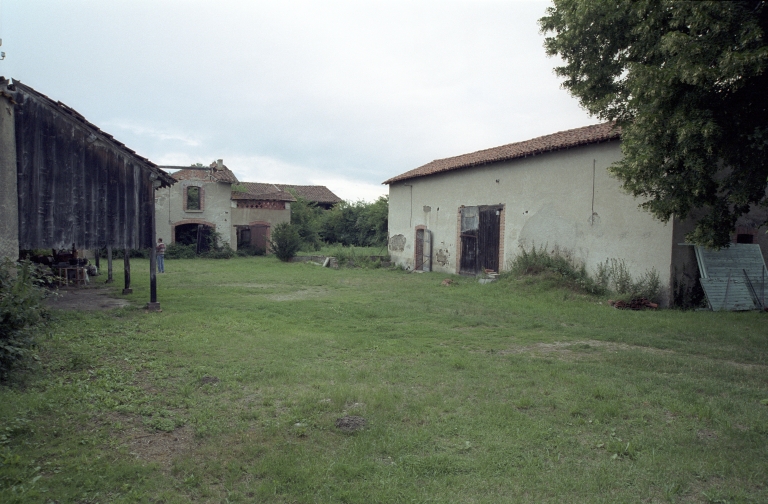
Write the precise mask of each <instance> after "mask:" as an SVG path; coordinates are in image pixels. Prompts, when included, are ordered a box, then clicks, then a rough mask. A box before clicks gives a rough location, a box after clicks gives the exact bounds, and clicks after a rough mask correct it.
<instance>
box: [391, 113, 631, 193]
mask: <svg viewBox="0 0 768 504" xmlns="http://www.w3.org/2000/svg"><path fill="white" fill-rule="evenodd" d="M620 134H621V130H620V129H619V128H618V127H617V126H614V124H613V123H602V124H596V125H594V126H585V127H583V128H576V129H572V130H567V131H560V132H559V133H553V134H551V135H545V136H541V137H538V138H533V139H531V140H526V141H524V142H516V143H511V144H507V145H502V146H500V147H494V148H492V149H485V150H481V151H477V152H472V153H469V154H462V155H461V156H455V157H450V158H445V159H437V160H435V161H432V162H431V163H427V164H425V165H424V166H420V167H418V168H415V169H413V170H410V171H407V172H405V173H402V174H400V175H397V176H396V177H392V178H391V179H389V180H387V181H385V182H383V183H384V184H392V183H393V182H399V181H401V180H408V179H412V178H416V177H425V176H427V175H434V174H436V173H443V172H447V171H451V170H458V169H460V168H469V167H472V166H479V165H484V164H488V163H497V162H499V161H509V160H511V159H517V158H522V157H528V156H535V155H537V154H543V153H545V152H551V151H557V150H563V149H569V148H571V147H577V146H579V145H587V144H594V143H599V142H606V141H609V140H617V139H619V137H620Z"/></svg>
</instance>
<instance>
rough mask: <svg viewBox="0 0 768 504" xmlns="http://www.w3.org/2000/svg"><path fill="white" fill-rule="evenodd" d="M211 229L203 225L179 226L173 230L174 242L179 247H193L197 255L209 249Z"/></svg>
mask: <svg viewBox="0 0 768 504" xmlns="http://www.w3.org/2000/svg"><path fill="white" fill-rule="evenodd" d="M212 233H213V228H212V227H210V226H206V225H205V224H180V225H178V226H176V228H175V230H174V237H173V238H174V242H176V243H178V244H179V245H195V250H196V252H197V253H198V254H200V253H202V252H207V251H208V250H209V249H210V248H211V239H212V238H213V236H212Z"/></svg>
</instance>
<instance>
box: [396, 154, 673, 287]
mask: <svg viewBox="0 0 768 504" xmlns="http://www.w3.org/2000/svg"><path fill="white" fill-rule="evenodd" d="M620 157H621V150H620V143H619V141H618V140H613V141H608V142H604V143H597V144H591V145H584V146H579V147H574V148H570V149H564V150H559V151H554V152H549V153H544V154H539V155H535V156H529V157H524V158H519V159H514V160H511V161H503V162H497V163H489V164H486V165H482V166H475V167H470V168H462V169H457V170H453V171H448V172H444V173H437V174H433V175H429V176H423V177H417V178H411V179H407V180H403V181H399V182H394V183H392V184H390V188H389V235H390V245H389V253H390V255H391V256H392V258H393V260H394V261H395V262H396V263H397V264H399V265H402V266H404V267H407V268H413V267H414V265H415V249H414V242H415V230H416V229H417V227H419V226H423V227H426V228H427V229H429V230H430V231H431V232H432V269H433V271H442V272H445V273H458V272H459V263H458V254H460V237H459V231H460V229H459V226H460V222H459V212H460V208H461V207H462V206H479V205H501V206H502V208H503V209H502V211H501V230H500V234H501V236H500V246H499V255H500V257H499V268H500V269H501V270H504V269H505V267H506V266H507V264H508V263H509V261H510V260H511V259H512V258H514V257H515V255H517V254H518V253H519V251H520V248H521V247H525V248H526V249H530V248H531V247H533V246H534V245H535V246H537V247H539V246H546V247H547V248H548V249H549V250H552V249H553V248H554V247H559V248H560V249H561V250H567V251H568V252H570V253H572V254H573V255H574V257H575V258H576V259H578V260H580V261H583V262H584V264H585V265H586V267H587V269H588V270H590V271H594V269H595V268H596V267H597V265H598V264H599V263H601V262H604V261H605V260H606V259H610V258H614V259H623V260H624V261H625V263H626V265H627V267H628V268H629V270H630V271H631V273H632V274H633V275H641V274H643V273H645V272H646V271H649V270H651V269H655V270H656V271H657V272H658V274H659V277H660V280H661V281H662V283H663V285H669V283H670V275H671V270H670V265H671V261H672V254H673V232H672V231H673V226H672V223H669V224H665V223H662V222H659V221H658V220H655V219H654V218H653V217H652V216H651V215H650V214H648V213H647V212H644V211H642V210H640V209H639V208H638V203H639V201H637V200H635V199H634V198H633V197H632V196H630V195H628V194H626V193H625V192H623V191H622V190H621V188H620V186H619V182H618V180H616V179H615V178H613V177H612V176H611V175H610V174H609V173H608V171H607V168H608V167H609V166H610V165H611V164H612V163H613V162H615V161H617V160H619V159H620Z"/></svg>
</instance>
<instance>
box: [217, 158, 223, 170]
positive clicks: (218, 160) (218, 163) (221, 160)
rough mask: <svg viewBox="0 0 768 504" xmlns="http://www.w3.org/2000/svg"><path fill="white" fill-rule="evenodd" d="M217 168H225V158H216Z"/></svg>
mask: <svg viewBox="0 0 768 504" xmlns="http://www.w3.org/2000/svg"><path fill="white" fill-rule="evenodd" d="M216 169H217V170H223V169H224V160H223V159H217V160H216Z"/></svg>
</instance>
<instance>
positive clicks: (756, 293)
mask: <svg viewBox="0 0 768 504" xmlns="http://www.w3.org/2000/svg"><path fill="white" fill-rule="evenodd" d="M696 260H697V261H698V263H699V272H700V273H701V279H700V281H701V286H702V288H703V289H704V292H705V294H706V295H707V301H708V302H709V306H710V308H712V310H715V311H718V310H756V309H757V310H759V309H762V308H763V306H765V298H766V282H768V270H766V267H765V261H764V260H763V254H762V251H761V250H760V245H757V244H747V243H739V244H732V245H731V246H730V247H728V248H727V249H721V250H709V249H707V248H704V247H700V246H696Z"/></svg>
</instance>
